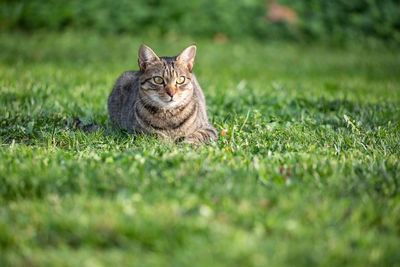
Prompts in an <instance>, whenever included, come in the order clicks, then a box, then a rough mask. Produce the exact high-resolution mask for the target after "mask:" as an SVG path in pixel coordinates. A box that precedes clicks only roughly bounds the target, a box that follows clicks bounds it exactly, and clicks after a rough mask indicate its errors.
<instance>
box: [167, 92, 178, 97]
mask: <svg viewBox="0 0 400 267" xmlns="http://www.w3.org/2000/svg"><path fill="white" fill-rule="evenodd" d="M167 94H168V95H169V96H170V97H173V96H174V95H175V94H176V92H175V91H168V92H167Z"/></svg>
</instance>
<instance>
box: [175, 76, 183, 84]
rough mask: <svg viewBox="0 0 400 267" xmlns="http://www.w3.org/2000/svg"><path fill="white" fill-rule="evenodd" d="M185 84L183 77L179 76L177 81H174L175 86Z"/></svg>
mask: <svg viewBox="0 0 400 267" xmlns="http://www.w3.org/2000/svg"><path fill="white" fill-rule="evenodd" d="M184 82H185V76H180V77H179V78H178V79H176V83H177V84H182V83H184Z"/></svg>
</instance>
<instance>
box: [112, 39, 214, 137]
mask: <svg viewBox="0 0 400 267" xmlns="http://www.w3.org/2000/svg"><path fill="white" fill-rule="evenodd" d="M195 55H196V46H194V45H192V46H189V47H188V48H186V49H185V50H183V52H182V53H180V54H179V55H178V56H175V57H158V56H157V55H156V54H155V53H154V52H153V50H151V48H149V47H147V46H145V45H142V46H141V47H140V48H139V60H138V62H139V68H140V71H127V72H124V73H123V74H122V75H121V76H120V77H119V78H118V80H117V82H116V84H115V86H114V89H113V91H112V92H111V94H110V96H109V98H108V111H109V114H110V119H111V121H112V122H113V124H114V127H120V128H123V129H127V130H128V131H129V132H137V133H143V134H156V135H159V136H162V137H165V138H168V139H172V140H180V141H181V140H182V141H184V142H187V143H195V144H199V143H202V142H208V141H212V140H215V139H217V131H216V130H215V129H214V127H212V126H211V125H210V123H209V122H208V118H207V113H206V102H205V99H204V95H203V91H202V90H201V88H200V85H199V83H198V82H197V79H196V76H195V75H194V73H193V72H192V68H193V64H194V57H195Z"/></svg>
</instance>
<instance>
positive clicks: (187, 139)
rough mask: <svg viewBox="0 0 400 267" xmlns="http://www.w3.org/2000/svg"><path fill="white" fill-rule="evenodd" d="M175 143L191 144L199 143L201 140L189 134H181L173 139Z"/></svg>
mask: <svg viewBox="0 0 400 267" xmlns="http://www.w3.org/2000/svg"><path fill="white" fill-rule="evenodd" d="M174 141H175V143H176V144H191V145H200V144H201V142H200V141H199V140H198V139H197V138H194V137H190V136H181V137H178V138H176V139H175V140H174Z"/></svg>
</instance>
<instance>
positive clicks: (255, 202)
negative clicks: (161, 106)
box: [0, 32, 400, 266]
mask: <svg viewBox="0 0 400 267" xmlns="http://www.w3.org/2000/svg"><path fill="white" fill-rule="evenodd" d="M193 42H196V43H197V45H198V54H197V58H196V64H195V69H194V70H195V73H196V74H197V76H198V79H199V81H200V84H201V85H202V87H203V89H204V91H205V95H206V98H207V102H208V111H209V115H210V119H211V121H212V123H213V125H215V127H216V128H217V130H219V131H221V130H223V129H226V130H227V134H226V136H225V137H222V136H221V137H220V138H219V140H218V142H216V143H215V144H209V145H203V146H200V147H191V146H190V145H183V144H179V145H174V144H171V143H168V142H166V141H162V140H158V139H154V138H149V137H134V136H130V135H127V134H126V133H123V132H112V131H111V130H110V125H109V121H108V115H107V108H106V101H107V97H108V94H109V93H110V91H111V89H112V86H113V83H114V82H115V80H116V78H117V77H118V75H120V74H121V73H122V72H123V71H125V70H132V69H137V56H136V55H137V49H138V47H139V45H140V44H141V43H146V44H147V45H150V46H151V47H152V48H154V50H155V51H156V52H157V53H158V54H159V55H172V54H176V53H178V52H179V51H181V50H182V49H183V48H184V47H186V46H187V45H189V44H192V43H193ZM0 51H1V52H0V144H1V146H0V265H1V266H27V265H28V266H42V265H43V266H110V265H115V266H121V265H133V264H136V265H140V266H147V265H172V266H179V265H191V266H208V265H211V266H222V265H227V266H247V265H257V266H266V265H267V264H268V265H270V266H271V265H272V266H276V265H287V266H293V265H296V266H310V265H336V266H337V265H352V266H353V265H356V266H395V265H397V266H399V264H400V254H399V247H400V159H399V155H400V153H399V151H400V145H399V144H400V54H399V53H398V51H395V50H390V49H387V48H385V47H384V46H383V45H382V46H380V45H378V46H376V47H370V48H362V47H359V46H358V44H355V45H354V46H353V47H347V48H341V49H339V48H334V47H329V46H325V45H322V44H314V45H299V44H288V43H275V42H270V43H254V42H252V41H250V40H242V41H236V42H228V43H227V44H223V45H222V44H216V43H214V42H213V41H211V40H192V39H190V38H184V37H182V38H181V37H179V38H177V37H176V36H169V37H168V38H166V39H165V40H160V39H151V38H147V39H143V38H139V37H129V36H126V35H122V36H100V35H96V34H93V33H74V32H67V33H64V34H51V33H36V34H31V35H27V34H21V33H13V34H12V33H8V34H6V33H1V34H0ZM75 116H77V117H80V118H81V119H82V120H84V121H85V122H87V123H89V122H91V121H95V122H96V123H99V124H101V125H102V127H103V130H102V131H101V132H96V133H91V134H87V133H84V132H82V131H80V130H78V129H74V126H73V119H72V118H73V117H75Z"/></svg>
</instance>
